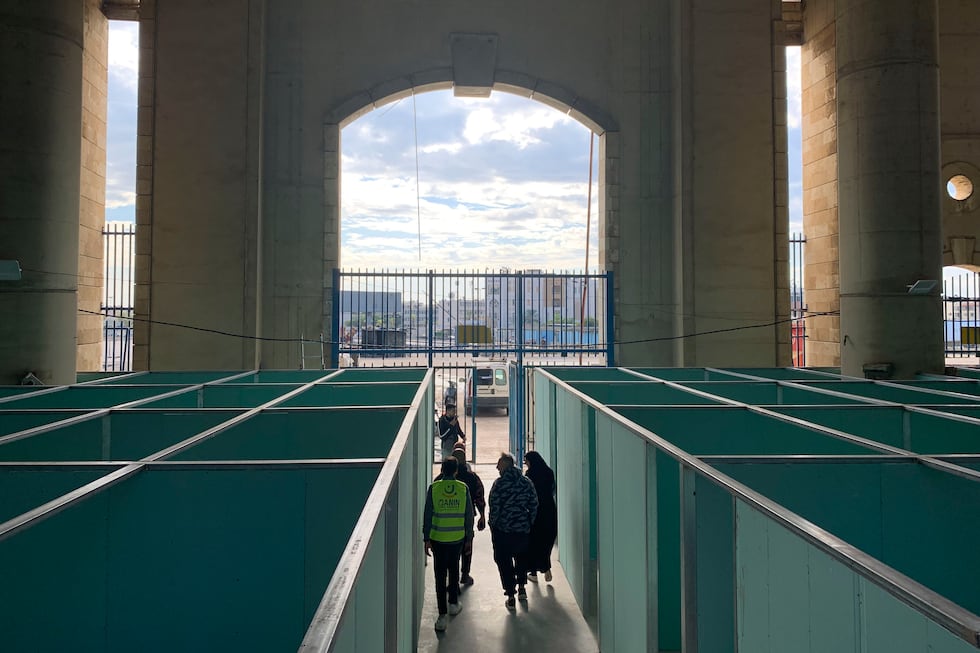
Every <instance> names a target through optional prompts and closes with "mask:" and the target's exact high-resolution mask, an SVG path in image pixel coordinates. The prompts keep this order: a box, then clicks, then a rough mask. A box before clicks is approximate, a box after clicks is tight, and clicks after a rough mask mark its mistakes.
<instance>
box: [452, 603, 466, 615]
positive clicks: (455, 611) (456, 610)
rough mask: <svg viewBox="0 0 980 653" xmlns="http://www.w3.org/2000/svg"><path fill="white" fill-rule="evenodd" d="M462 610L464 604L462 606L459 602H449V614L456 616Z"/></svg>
mask: <svg viewBox="0 0 980 653" xmlns="http://www.w3.org/2000/svg"><path fill="white" fill-rule="evenodd" d="M462 611H463V606H461V605H460V604H459V603H450V604H449V614H451V615H453V616H454V617H455V616H456V615H458V614H459V613H460V612H462Z"/></svg>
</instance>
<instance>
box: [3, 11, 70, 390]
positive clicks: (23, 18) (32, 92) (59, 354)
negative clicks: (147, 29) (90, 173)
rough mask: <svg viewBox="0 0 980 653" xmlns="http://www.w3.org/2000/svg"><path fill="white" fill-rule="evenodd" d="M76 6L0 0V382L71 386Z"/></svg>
mask: <svg viewBox="0 0 980 653" xmlns="http://www.w3.org/2000/svg"><path fill="white" fill-rule="evenodd" d="M83 9H84V4H83V3H81V2H78V1H77V0H57V1H56V0H51V1H50V2H45V3H44V4H43V5H42V4H40V3H26V2H20V1H19V0H0V22H2V24H3V28H2V29H0V61H2V62H3V65H2V66H0V116H3V119H2V120H0V259H3V260H16V261H18V262H19V263H20V267H21V268H22V269H23V275H22V278H21V279H20V280H19V281H3V282H0V284H2V285H0V384H8V383H18V382H20V381H21V379H23V378H24V376H25V375H26V374H27V373H28V372H31V373H33V374H34V375H35V376H36V377H38V378H39V379H40V380H41V381H42V382H44V383H72V382H74V380H75V356H76V345H75V340H76V329H75V324H76V321H75V320H76V316H77V313H78V294H77V288H78V256H79V246H78V220H79V214H80V211H79V182H80V172H79V168H80V161H81V143H82V133H81V132H82V116H81V113H82V43H83V40H84V36H83V34H84V27H83V26H84V19H83V15H84V11H83Z"/></svg>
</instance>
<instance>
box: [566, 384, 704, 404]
mask: <svg viewBox="0 0 980 653" xmlns="http://www.w3.org/2000/svg"><path fill="white" fill-rule="evenodd" d="M568 385H570V386H571V387H573V388H575V389H576V390H578V391H579V392H582V393H583V394H586V395H588V396H589V397H591V398H593V399H595V400H596V401H598V402H599V403H603V404H608V405H629V404H640V405H644V406H652V405H717V404H719V403H721V402H719V401H714V400H712V399H708V398H705V397H701V396H699V395H696V394H694V393H691V392H685V391H683V390H680V389H678V388H675V387H673V386H669V385H666V384H664V383H659V382H657V381H597V382H589V381H577V382H571V383H569V384H568Z"/></svg>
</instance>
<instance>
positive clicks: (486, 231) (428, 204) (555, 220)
mask: <svg viewBox="0 0 980 653" xmlns="http://www.w3.org/2000/svg"><path fill="white" fill-rule="evenodd" d="M591 137H592V135H591V132H590V130H589V128H588V127H586V126H585V125H583V124H582V123H580V122H579V121H577V120H575V119H573V118H571V117H569V116H568V115H565V114H563V113H561V112H559V111H557V110H555V109H554V108H552V107H549V106H547V105H545V104H543V103H541V102H537V101H533V100H531V99H528V98H524V97H520V96H517V95H513V94H510V93H494V94H493V95H492V96H491V97H490V98H486V99H484V98H457V97H453V95H452V93H451V92H450V91H448V90H438V91H431V92H426V93H420V94H418V95H409V96H403V97H400V98H397V99H393V100H392V101H390V102H388V103H386V104H384V105H380V106H378V108H377V109H375V110H374V111H371V112H370V113H366V114H363V115H361V116H359V117H358V118H357V119H356V120H354V121H352V122H350V123H349V124H347V125H346V126H344V128H343V131H342V134H341V148H342V152H341V168H342V174H341V191H340V195H341V229H340V232H341V265H342V267H345V268H378V267H387V268H398V269H425V270H427V269H469V270H473V269H479V270H485V269H501V268H507V269H547V270H581V269H583V268H584V267H585V265H586V247H588V248H589V255H588V262H589V263H588V264H589V266H590V267H598V265H599V247H598V234H599V222H600V220H599V216H598V208H599V196H598V193H596V192H595V191H594V190H593V192H592V193H591V202H592V206H591V216H592V221H591V222H592V224H591V229H590V233H589V234H588V235H587V234H586V222H587V212H588V210H589V207H588V206H587V202H588V198H589V195H590V194H589V189H588V181H589V178H590V172H589V164H590V161H589V155H590V152H589V140H590V138H591ZM597 154H598V150H597V149H596V151H595V152H594V154H593V158H592V162H591V164H592V174H591V177H592V180H593V189H594V188H595V186H596V181H597V180H598V161H597V159H598V157H597Z"/></svg>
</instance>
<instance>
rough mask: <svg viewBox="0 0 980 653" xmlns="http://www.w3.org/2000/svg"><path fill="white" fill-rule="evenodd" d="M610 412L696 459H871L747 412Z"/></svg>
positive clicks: (864, 450) (843, 443) (859, 449)
mask: <svg viewBox="0 0 980 653" xmlns="http://www.w3.org/2000/svg"><path fill="white" fill-rule="evenodd" d="M616 412H618V413H619V414H621V415H622V416H623V417H626V418H627V419H629V420H631V421H633V422H636V423H637V424H638V425H640V426H642V427H643V428H645V429H647V430H649V431H651V432H653V433H655V434H657V435H659V436H661V437H662V438H664V439H665V440H668V441H669V442H671V443H673V444H675V445H676V446H678V447H680V448H681V449H683V450H684V451H686V452H688V453H691V454H693V455H696V456H710V455H716V456H722V455H737V456H750V455H762V456H766V455H798V454H814V455H816V454H821V455H862V454H863V455H873V454H875V453H878V452H877V451H876V450H874V449H870V448H868V447H864V446H862V445H860V444H856V443H853V442H849V441H847V440H843V439H840V438H837V437H834V436H832V435H828V434H824V433H821V432H819V431H815V430H812V429H808V428H804V427H802V426H798V425H796V424H793V423H791V422H784V421H781V420H779V419H776V418H774V417H769V416H767V415H763V414H760V413H757V412H754V411H752V410H749V409H748V408H741V407H737V406H731V407H729V406H725V407H716V408H683V407H677V408H675V407H652V406H649V407H648V406H642V407H637V406H630V407H619V408H617V409H616Z"/></svg>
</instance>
